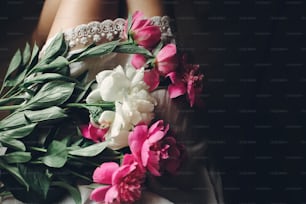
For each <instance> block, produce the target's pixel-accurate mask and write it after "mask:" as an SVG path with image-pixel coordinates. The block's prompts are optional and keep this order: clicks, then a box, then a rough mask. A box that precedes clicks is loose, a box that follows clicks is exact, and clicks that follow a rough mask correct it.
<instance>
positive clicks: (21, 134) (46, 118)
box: [0, 12, 203, 203]
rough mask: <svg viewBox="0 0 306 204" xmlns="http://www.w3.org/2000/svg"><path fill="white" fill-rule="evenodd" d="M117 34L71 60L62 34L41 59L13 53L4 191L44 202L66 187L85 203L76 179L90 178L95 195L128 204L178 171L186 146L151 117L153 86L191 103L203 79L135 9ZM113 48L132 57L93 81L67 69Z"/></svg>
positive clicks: (1, 163)
mask: <svg viewBox="0 0 306 204" xmlns="http://www.w3.org/2000/svg"><path fill="white" fill-rule="evenodd" d="M122 35H124V38H123V39H124V40H118V41H111V42H107V43H104V44H100V45H96V44H94V43H93V44H91V45H89V46H88V47H86V48H84V49H82V50H81V51H80V52H77V53H74V54H72V55H69V56H68V55H67V50H68V45H67V43H66V42H65V39H64V35H63V34H59V35H57V36H56V38H55V39H54V40H53V41H52V42H51V44H50V45H49V46H48V48H47V49H46V50H45V52H44V53H45V54H44V55H42V56H41V57H39V51H40V50H39V48H38V47H37V46H34V47H33V48H32V50H31V48H30V46H29V45H28V44H27V45H26V47H25V49H24V50H23V52H21V51H19V50H18V51H17V52H16V54H15V55H14V57H13V59H12V60H11V63H10V65H9V68H8V70H7V73H6V75H5V78H4V82H3V85H2V89H1V91H2V97H1V99H0V105H1V107H0V110H1V111H9V114H8V115H7V117H5V118H4V119H2V120H1V121H0V170H1V178H0V180H1V183H2V185H1V188H0V194H1V195H2V196H4V195H10V194H12V195H13V196H14V197H15V198H17V199H19V200H21V201H24V202H38V203H41V202H45V201H46V200H52V199H53V198H54V196H53V195H55V194H56V195H57V196H56V197H58V195H59V194H60V193H61V192H62V193H63V194H66V193H67V192H68V193H70V195H71V197H72V198H73V199H74V201H75V203H81V195H80V192H79V190H78V188H77V185H78V184H88V187H89V188H92V189H93V191H92V193H91V195H90V199H92V200H94V201H98V202H100V201H104V202H105V203H133V202H134V201H137V200H138V199H140V197H141V193H142V190H143V189H144V186H145V183H146V178H147V177H154V176H161V175H162V174H175V173H176V172H177V170H178V169H179V167H180V165H181V163H182V162H183V161H184V158H185V157H186V155H185V151H184V147H183V145H181V144H180V143H179V142H178V141H177V140H176V138H175V135H174V133H173V132H172V131H171V127H170V125H169V124H166V122H164V121H163V120H162V118H156V117H155V115H154V110H155V107H156V105H157V100H156V99H155V98H154V97H153V96H152V92H154V91H155V90H156V89H159V88H160V87H165V86H168V92H169V97H170V98H176V97H181V96H182V95H186V96H187V97H186V99H187V100H188V101H189V102H190V106H193V105H194V104H195V103H197V102H198V97H197V94H198V93H200V92H201V89H202V83H201V81H202V78H203V75H202V74H201V73H200V72H199V66H198V65H193V64H188V63H187V61H186V58H185V57H182V59H179V55H178V53H177V49H176V45H175V44H171V43H170V44H163V43H162V42H161V41H160V39H161V32H160V28H159V27H158V26H154V25H152V24H151V22H150V21H149V20H148V19H146V18H144V17H143V15H142V13H140V12H136V13H135V14H134V15H133V16H131V17H129V18H128V19H127V20H126V24H125V27H124V31H123V33H122ZM113 52H115V53H127V54H131V56H132V59H131V63H130V64H127V65H126V66H125V67H122V66H117V67H115V68H114V69H113V70H104V71H101V72H100V73H98V74H97V76H96V79H95V80H93V81H89V82H88V81H87V80H86V73H84V74H82V75H80V76H78V77H72V76H71V75H70V70H69V69H70V68H69V65H70V64H72V63H74V62H79V61H82V60H84V59H85V58H90V57H97V56H102V55H108V54H110V53H113ZM62 190H63V191H62Z"/></svg>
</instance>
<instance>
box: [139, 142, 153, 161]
mask: <svg viewBox="0 0 306 204" xmlns="http://www.w3.org/2000/svg"><path fill="white" fill-rule="evenodd" d="M150 147H151V144H150V143H149V141H148V140H146V141H145V142H144V143H143V145H142V149H141V161H142V165H143V166H144V167H146V166H147V165H148V161H149V152H150Z"/></svg>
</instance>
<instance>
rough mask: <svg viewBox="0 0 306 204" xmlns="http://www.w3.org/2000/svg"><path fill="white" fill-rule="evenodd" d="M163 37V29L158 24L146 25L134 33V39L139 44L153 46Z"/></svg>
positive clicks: (147, 46)
mask: <svg viewBox="0 0 306 204" xmlns="http://www.w3.org/2000/svg"><path fill="white" fill-rule="evenodd" d="M160 38H161V31H160V28H159V27H158V26H146V27H143V28H142V29H138V30H137V31H135V32H134V33H133V39H134V40H135V42H137V44H138V45H140V46H143V47H145V48H151V47H153V46H154V45H156V44H157V43H158V42H159V41H160Z"/></svg>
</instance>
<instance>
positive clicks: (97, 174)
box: [92, 162, 119, 184]
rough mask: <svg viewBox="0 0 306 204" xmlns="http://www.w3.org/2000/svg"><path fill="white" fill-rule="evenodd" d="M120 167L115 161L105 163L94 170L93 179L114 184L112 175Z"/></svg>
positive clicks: (97, 181)
mask: <svg viewBox="0 0 306 204" xmlns="http://www.w3.org/2000/svg"><path fill="white" fill-rule="evenodd" d="M118 168H119V165H118V164H117V163H115V162H105V163H103V164H102V165H101V166H100V167H98V168H96V170H95V171H94V173H93V176H92V177H93V181H94V182H96V183H101V184H112V176H113V174H114V172H115V171H116V170H117V169H118Z"/></svg>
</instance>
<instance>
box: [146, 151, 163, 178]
mask: <svg viewBox="0 0 306 204" xmlns="http://www.w3.org/2000/svg"><path fill="white" fill-rule="evenodd" d="M147 168H148V170H149V171H150V172H151V174H153V175H154V176H160V175H161V174H160V172H159V168H160V166H159V154H158V153H157V152H153V151H150V152H149V162H148V165H147Z"/></svg>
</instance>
